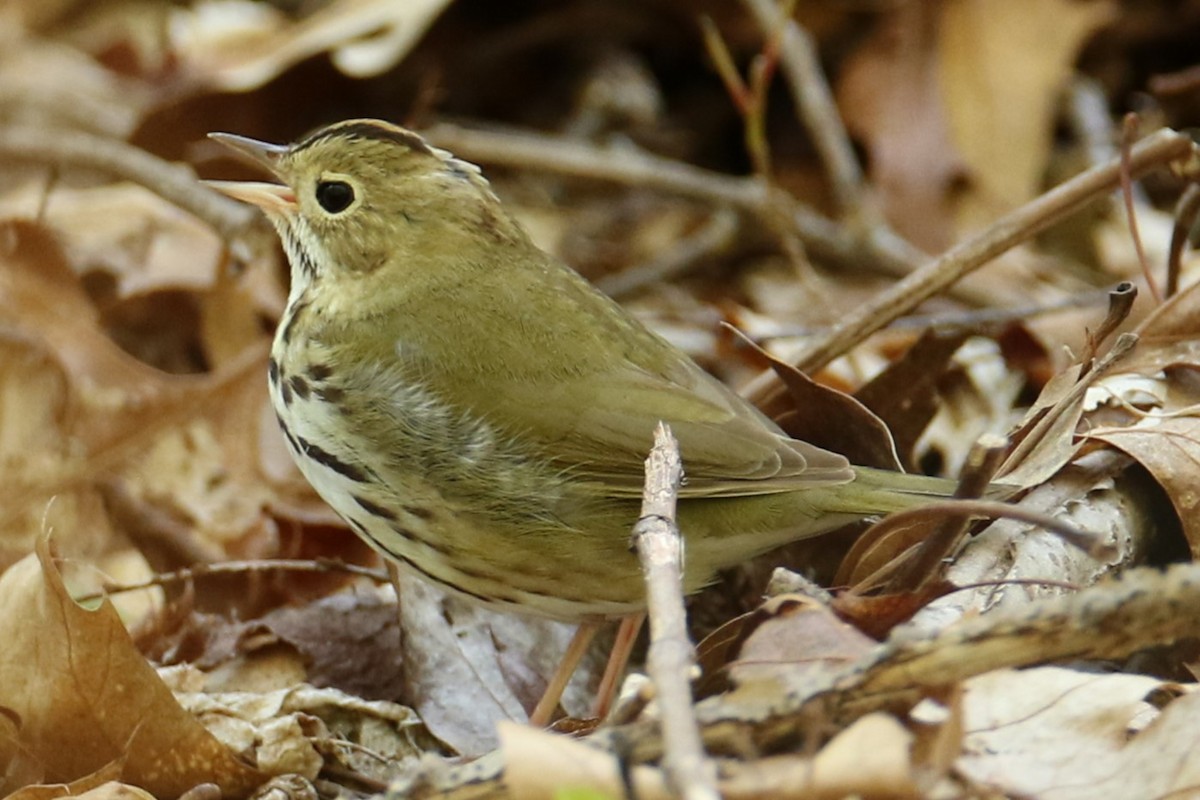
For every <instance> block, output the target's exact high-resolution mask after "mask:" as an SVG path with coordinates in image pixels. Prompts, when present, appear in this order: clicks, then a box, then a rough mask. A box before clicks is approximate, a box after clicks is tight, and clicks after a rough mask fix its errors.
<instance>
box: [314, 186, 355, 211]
mask: <svg viewBox="0 0 1200 800" xmlns="http://www.w3.org/2000/svg"><path fill="white" fill-rule="evenodd" d="M315 194H316V196H317V203H318V204H319V205H320V206H321V208H323V209H325V210H326V211H328V212H329V213H330V214H340V213H342V212H343V211H345V210H346V209H347V208H349V207H350V204H351V203H353V202H354V187H353V186H351V185H350V184H348V183H346V182H345V181H320V182H319V183H317V189H316V192H315Z"/></svg>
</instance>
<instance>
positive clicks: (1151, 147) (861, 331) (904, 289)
mask: <svg viewBox="0 0 1200 800" xmlns="http://www.w3.org/2000/svg"><path fill="white" fill-rule="evenodd" d="M1192 147H1193V145H1192V141H1191V139H1190V137H1188V136H1185V135H1183V134H1180V133H1177V132H1175V131H1173V130H1170V129H1163V130H1160V131H1158V132H1156V133H1153V134H1151V135H1150V136H1147V137H1146V138H1144V139H1142V140H1141V141H1140V142H1138V143H1137V144H1136V145H1134V147H1133V148H1132V150H1131V152H1130V156H1129V165H1128V167H1129V174H1130V175H1131V176H1133V177H1136V176H1140V175H1141V174H1143V173H1145V172H1147V171H1148V170H1150V169H1153V168H1155V167H1157V166H1160V165H1162V164H1165V163H1167V162H1169V161H1172V160H1174V159H1177V158H1182V157H1183V156H1185V155H1186V154H1187V153H1189V152H1190V151H1191V150H1192ZM1121 169H1122V164H1121V160H1120V159H1117V160H1113V161H1109V162H1108V163H1106V164H1104V165H1102V166H1099V167H1095V168H1093V169H1089V170H1088V171H1086V172H1084V173H1082V174H1080V175H1077V176H1075V177H1074V178H1072V179H1070V180H1069V181H1067V182H1066V183H1063V184H1060V185H1059V186H1056V187H1055V188H1053V189H1051V190H1050V191H1048V192H1046V193H1045V194H1043V195H1042V196H1040V197H1038V198H1036V199H1034V200H1031V201H1030V202H1028V203H1026V204H1025V205H1023V206H1021V207H1020V208H1018V209H1016V210H1015V211H1012V212H1011V213H1009V214H1008V215H1006V216H1004V217H1002V218H1001V219H999V220H997V221H996V222H995V223H994V224H993V225H992V226H991V227H990V228H988V229H987V230H986V231H984V232H983V233H981V234H979V235H978V236H975V237H973V238H971V239H968V240H967V241H965V242H962V243H960V244H958V245H956V246H954V247H952V248H951V249H950V250H948V251H946V252H945V253H944V254H943V255H941V256H940V257H939V258H937V259H936V260H934V261H933V262H931V263H929V264H926V265H925V266H923V267H921V268H920V269H919V270H917V271H916V272H914V273H912V274H911V275H909V276H908V277H906V278H904V279H903V280H901V281H899V282H898V283H896V284H895V285H894V286H891V287H890V288H888V289H887V290H886V291H883V292H880V293H879V294H878V295H876V296H875V297H873V298H871V299H870V300H868V301H867V302H865V303H863V304H862V305H861V306H859V307H858V308H857V309H855V310H853V311H851V312H850V313H849V314H847V315H846V318H845V319H844V320H843V321H842V322H841V323H840V324H838V325H837V326H836V327H835V328H833V329H832V330H831V331H829V332H828V333H827V334H826V335H824V336H822V337H821V338H820V339H819V340H818V342H817V343H816V344H815V345H814V346H813V347H812V348H811V349H810V350H809V351H808V352H807V353H806V354H805V355H804V356H803V357H802V358H801V359H799V361H798V363H797V366H798V367H799V368H800V369H801V370H803V371H805V372H809V371H812V370H816V369H819V368H820V367H823V366H825V365H826V364H828V363H829V362H830V361H832V360H833V359H835V358H837V357H838V356H840V355H842V354H843V353H845V352H846V351H847V350H849V349H850V348H851V347H853V346H854V345H855V344H857V343H858V342H861V341H862V340H863V339H864V338H866V337H867V336H869V335H871V334H872V333H875V332H876V331H878V330H880V329H881V328H884V327H885V326H887V325H888V323H890V322H892V321H893V320H895V319H898V318H899V317H901V316H903V315H904V314H906V313H908V312H909V311H910V310H912V309H913V308H915V307H916V306H917V305H919V304H920V303H922V302H924V301H925V300H927V299H928V298H930V297H933V296H934V295H936V294H938V293H939V292H941V291H943V290H944V289H946V288H947V287H949V286H951V285H953V284H954V283H955V282H957V281H958V280H960V279H962V278H963V277H964V276H966V275H969V274H970V273H972V272H974V271H975V270H977V269H979V268H980V267H982V266H983V265H984V264H986V263H987V262H988V261H990V260H992V259H993V258H995V257H996V256H998V255H1000V254H1001V253H1003V252H1005V251H1006V250H1008V249H1010V248H1012V247H1014V246H1016V245H1017V244H1019V243H1020V242H1022V241H1024V240H1026V239H1028V238H1029V237H1031V236H1034V235H1035V234H1037V233H1040V232H1041V231H1043V230H1045V229H1046V228H1049V227H1050V226H1051V225H1053V224H1054V223H1056V222H1058V221H1059V220H1061V219H1063V218H1065V217H1067V216H1069V215H1071V214H1073V213H1075V212H1077V211H1079V210H1080V209H1081V208H1083V207H1084V206H1086V205H1087V204H1088V203H1090V202H1092V201H1093V200H1095V199H1096V198H1097V197H1099V196H1101V195H1102V194H1104V193H1105V192H1108V191H1111V190H1112V189H1113V188H1115V187H1116V185H1117V184H1118V182H1119V181H1120V174H1121ZM764 384H765V385H764ZM771 385H773V381H766V380H764V381H761V382H760V383H759V385H758V386H756V387H755V392H762V391H764V390H766V389H769V388H770V386H771Z"/></svg>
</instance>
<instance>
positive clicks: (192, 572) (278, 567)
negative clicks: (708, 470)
mask: <svg viewBox="0 0 1200 800" xmlns="http://www.w3.org/2000/svg"><path fill="white" fill-rule="evenodd" d="M247 572H344V573H347V574H349V575H359V576H361V577H364V578H370V579H371V580H373V581H375V582H376V583H386V582H387V580H388V576H387V575H385V574H384V573H382V572H380V571H379V570H377V569H371V568H370V567H361V566H359V565H357V564H347V563H345V562H344V561H338V560H336V559H324V558H318V559H294V558H293V559H288V558H280V559H251V560H247V561H216V562H212V563H205V564H194V565H192V566H190V567H187V568H186V569H177V570H174V571H172V572H160V573H158V574H157V575H155V576H154V577H152V578H149V579H147V580H144V581H140V582H138V583H105V584H104V586H103V587H101V589H100V591H99V592H94V593H92V594H85V595H80V596H79V597H76V598H75V602H77V603H90V602H94V601H96V600H99V599H101V598H103V597H106V596H108V595H112V594H123V593H125V592H137V591H141V590H142V589H152V588H154V587H155V586H169V585H171V584H175V583H188V582H191V581H195V580H197V579H199V578H206V577H209V576H211V575H238V574H244V573H247Z"/></svg>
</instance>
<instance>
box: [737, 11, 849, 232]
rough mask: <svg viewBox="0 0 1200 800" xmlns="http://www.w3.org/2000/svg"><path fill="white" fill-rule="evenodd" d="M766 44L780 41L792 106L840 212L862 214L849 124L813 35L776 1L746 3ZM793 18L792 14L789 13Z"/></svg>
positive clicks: (781, 59) (781, 58)
mask: <svg viewBox="0 0 1200 800" xmlns="http://www.w3.org/2000/svg"><path fill="white" fill-rule="evenodd" d="M743 2H744V3H745V4H746V6H747V7H748V8H749V9H750V12H751V13H752V14H753V15H754V17H755V19H756V20H757V22H758V26H759V27H760V28H761V29H762V31H763V35H764V36H766V37H767V39H768V41H772V40H774V39H775V38H778V40H779V45H778V47H779V62H780V65H781V66H782V67H783V73H784V75H785V76H786V77H787V81H788V86H790V87H791V90H792V102H793V103H795V105H796V111H797V113H798V114H799V115H800V119H801V121H802V122H803V123H804V126H805V127H806V128H807V129H808V134H809V136H811V137H812V140H813V145H814V146H815V147H816V148H817V153H818V154H819V155H820V157H821V161H822V163H824V165H825V171H826V173H827V174H828V176H829V183H830V188H831V190H832V192H833V197H834V200H835V201H836V202H837V208H838V211H839V212H840V213H842V214H847V213H849V214H858V213H861V211H862V209H863V206H862V192H863V175H862V170H861V169H860V168H859V165H858V159H857V157H856V156H855V155H854V148H853V147H851V146H850V137H849V135H848V134H847V133H846V126H845V125H844V124H843V123H842V118H841V115H840V114H838V110H837V105H836V104H835V103H834V102H833V92H832V91H830V89H829V83H828V81H826V80H825V73H824V71H823V70H822V69H821V62H820V59H819V58H818V55H817V48H816V45H815V44H814V43H813V39H812V37H811V36H810V35H809V34H808V32H807V31H806V30H804V29H803V28H802V27H800V25H798V24H797V23H796V22H795V20H792V19H789V18H788V17H787V16H785V15H784V14H783V13H781V11H780V9H779V7H778V6H776V4H775V2H774V0H743ZM789 16H790V15H789Z"/></svg>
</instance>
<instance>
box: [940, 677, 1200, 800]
mask: <svg viewBox="0 0 1200 800" xmlns="http://www.w3.org/2000/svg"><path fill="white" fill-rule="evenodd" d="M1163 686H1164V684H1163V683H1162V682H1161V681H1159V680H1157V679H1155V678H1150V677H1146V676H1142V675H1122V674H1115V675H1102V674H1097V673H1093V672H1083V671H1078V670H1069V669H1062V668H1058V667H1043V668H1039V669H1029V670H1024V671H1015V670H1001V671H997V672H992V673H989V674H986V675H981V676H979V677H977V678H973V679H971V680H969V681H967V683H966V695H965V700H964V716H965V723H966V725H967V727H968V729H969V730H970V733H969V734H968V735H967V738H966V741H965V742H964V747H963V753H962V755H961V757H960V758H959V759H958V761H957V762H956V764H955V767H956V769H957V770H958V772H959V773H960V774H961V775H963V776H964V777H965V778H966V779H968V780H969V781H971V782H973V783H974V784H976V785H977V786H979V787H987V788H988V789H989V790H991V791H999V792H1001V793H1003V794H1004V795H1007V796H1020V797H1041V798H1054V800H1076V799H1077V800H1127V798H1134V797H1146V798H1149V797H1184V796H1190V795H1192V794H1194V792H1195V788H1196V786H1197V785H1198V784H1200V762H1198V761H1197V760H1196V758H1195V747H1196V742H1197V740H1198V739H1200V695H1198V694H1197V693H1196V692H1195V691H1186V693H1185V694H1184V695H1183V696H1182V697H1175V699H1173V700H1171V701H1170V702H1169V703H1168V705H1167V706H1166V708H1165V709H1162V710H1161V711H1158V710H1157V709H1156V708H1155V706H1153V705H1151V704H1150V702H1148V699H1149V697H1150V695H1151V694H1152V693H1153V692H1154V691H1155V690H1156V689H1158V688H1160V687H1163ZM1181 688H1182V687H1176V689H1181Z"/></svg>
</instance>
